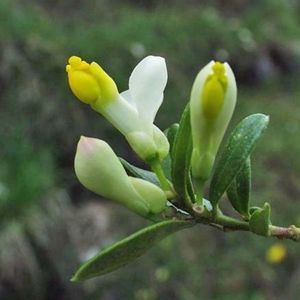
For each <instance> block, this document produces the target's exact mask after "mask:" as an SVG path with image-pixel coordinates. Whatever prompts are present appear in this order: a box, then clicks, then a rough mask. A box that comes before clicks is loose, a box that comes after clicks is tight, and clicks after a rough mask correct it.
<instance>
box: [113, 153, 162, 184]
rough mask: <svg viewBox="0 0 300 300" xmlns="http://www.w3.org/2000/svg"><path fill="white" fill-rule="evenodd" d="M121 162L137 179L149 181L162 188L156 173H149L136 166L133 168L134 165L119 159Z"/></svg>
mask: <svg viewBox="0 0 300 300" xmlns="http://www.w3.org/2000/svg"><path fill="white" fill-rule="evenodd" d="M119 160H120V162H121V163H122V165H123V167H124V168H125V169H126V170H127V171H128V173H129V174H130V175H132V176H134V177H137V178H141V179H144V180H146V181H149V182H151V183H153V184H155V185H157V186H159V187H161V186H160V182H159V180H158V178H157V176H156V174H155V173H153V172H151V171H148V170H144V169H141V168H138V167H136V166H133V165H132V164H130V163H129V162H128V161H126V160H125V159H124V158H122V157H119Z"/></svg>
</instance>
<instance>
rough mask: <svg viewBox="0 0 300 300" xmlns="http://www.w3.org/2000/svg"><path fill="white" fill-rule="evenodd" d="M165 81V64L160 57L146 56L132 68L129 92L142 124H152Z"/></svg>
mask: <svg viewBox="0 0 300 300" xmlns="http://www.w3.org/2000/svg"><path fill="white" fill-rule="evenodd" d="M167 79H168V73H167V67H166V62H165V59H164V58H162V57H160V56H147V57H146V58H144V59H143V60H142V61H141V62H140V63H139V64H138V65H137V66H136V67H135V68H134V70H133V72H132V74H131V76H130V78H129V90H130V94H131V97H132V98H133V99H134V101H135V103H136V107H137V110H138V113H139V116H140V119H142V120H143V122H147V123H148V124H149V123H153V121H154V118H155V115H156V113H157V111H158V109H159V107H160V106H161V104H162V101H163V92H164V89H165V87H166V84H167Z"/></svg>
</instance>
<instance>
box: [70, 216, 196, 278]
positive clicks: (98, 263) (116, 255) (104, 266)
mask: <svg viewBox="0 0 300 300" xmlns="http://www.w3.org/2000/svg"><path fill="white" fill-rule="evenodd" d="M193 225H194V223H193V222H188V221H179V220H168V221H162V222H160V223H156V224H153V225H151V226H148V227H146V228H143V229H141V230H139V231H138V232H136V233H134V234H132V235H130V236H128V237H127V238H125V239H123V240H121V241H119V242H117V243H115V244H113V245H112V246H110V247H108V248H106V249H104V250H102V251H100V252H99V253H98V254H97V255H96V256H95V257H93V258H92V259H90V260H89V261H87V262H86V263H85V264H83V265H82V266H81V267H80V268H79V269H78V271H77V272H76V273H75V275H74V276H73V278H72V279H71V281H82V280H86V279H89V278H93V277H96V276H100V275H104V274H107V273H110V272H112V271H115V270H117V269H119V268H121V267H123V266H125V265H127V264H128V263H130V262H131V261H133V260H135V259H137V258H138V257H140V256H141V255H143V254H144V253H145V252H147V251H148V250H149V249H150V248H151V247H152V246H154V244H156V243H158V242H159V241H160V240H162V239H164V238H165V237H167V236H168V235H170V234H172V233H174V232H176V231H179V230H182V229H184V228H187V227H191V226H193Z"/></svg>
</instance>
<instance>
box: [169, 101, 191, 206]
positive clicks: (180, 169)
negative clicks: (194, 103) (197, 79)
mask: <svg viewBox="0 0 300 300" xmlns="http://www.w3.org/2000/svg"><path fill="white" fill-rule="evenodd" d="M172 150H173V151H172V152H173V153H172V154H171V156H172V179H173V184H174V188H175V191H176V192H177V193H178V194H179V195H180V196H181V197H182V198H183V199H185V200H186V201H187V202H191V199H190V195H189V190H188V185H189V181H190V163H191V154H192V140H191V124H190V107H189V104H188V105H187V107H186V108H185V110H184V112H183V114H182V117H181V120H180V123H179V128H178V131H177V134H176V137H175V139H174V144H173V147H172Z"/></svg>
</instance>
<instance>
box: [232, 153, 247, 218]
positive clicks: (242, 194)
mask: <svg viewBox="0 0 300 300" xmlns="http://www.w3.org/2000/svg"><path fill="white" fill-rule="evenodd" d="M250 191H251V161H250V156H248V158H247V159H246V161H245V163H244V165H243V167H242V169H241V171H240V172H239V173H238V174H237V175H236V176H235V178H234V180H233V181H232V183H231V184H230V186H229V188H228V189H227V196H228V199H229V201H230V203H231V205H232V206H233V207H234V209H235V210H236V211H237V212H239V213H240V214H241V215H242V216H243V217H244V218H245V219H247V220H248V219H249V200H250Z"/></svg>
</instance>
